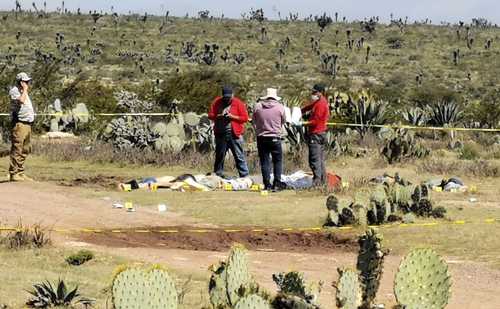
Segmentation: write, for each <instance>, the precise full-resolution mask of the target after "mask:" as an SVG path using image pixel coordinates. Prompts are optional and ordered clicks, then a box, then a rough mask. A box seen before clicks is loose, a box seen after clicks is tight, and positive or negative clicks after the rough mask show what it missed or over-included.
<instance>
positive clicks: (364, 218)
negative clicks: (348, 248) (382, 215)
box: [352, 204, 368, 226]
mask: <svg viewBox="0 0 500 309" xmlns="http://www.w3.org/2000/svg"><path fill="white" fill-rule="evenodd" d="M352 210H353V212H354V217H355V218H356V224H357V225H359V226H367V225H368V210H367V209H366V207H365V206H363V205H361V204H354V205H353V206H352Z"/></svg>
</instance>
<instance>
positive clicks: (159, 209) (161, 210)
mask: <svg viewBox="0 0 500 309" xmlns="http://www.w3.org/2000/svg"><path fill="white" fill-rule="evenodd" d="M158 211H159V212H165V211H167V205H165V204H158Z"/></svg>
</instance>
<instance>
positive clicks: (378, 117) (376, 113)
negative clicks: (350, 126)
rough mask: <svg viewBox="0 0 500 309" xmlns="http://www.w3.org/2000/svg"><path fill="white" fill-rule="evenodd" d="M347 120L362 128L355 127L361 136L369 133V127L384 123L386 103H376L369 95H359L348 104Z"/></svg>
mask: <svg viewBox="0 0 500 309" xmlns="http://www.w3.org/2000/svg"><path fill="white" fill-rule="evenodd" d="M349 105H350V106H349V109H348V113H349V114H350V115H348V116H349V118H352V120H354V123H356V124H360V125H362V126H359V127H356V130H357V131H358V132H359V134H360V135H361V136H364V135H365V134H366V133H367V132H368V131H369V129H370V128H369V127H368V126H369V125H377V124H383V123H384V122H385V115H386V109H385V108H386V106H387V102H385V101H381V100H379V101H377V100H375V99H374V98H373V97H370V96H369V95H363V94H362V95H360V97H359V99H358V100H351V101H350V104H349Z"/></svg>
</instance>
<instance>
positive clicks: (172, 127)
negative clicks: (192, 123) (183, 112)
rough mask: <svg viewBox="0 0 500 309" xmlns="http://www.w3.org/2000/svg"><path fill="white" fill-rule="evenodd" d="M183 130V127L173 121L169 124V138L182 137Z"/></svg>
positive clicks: (167, 130) (167, 129) (167, 131)
mask: <svg viewBox="0 0 500 309" xmlns="http://www.w3.org/2000/svg"><path fill="white" fill-rule="evenodd" d="M181 130H183V128H182V126H181V125H179V124H178V123H176V122H175V121H171V122H169V123H168V124H167V128H166V132H165V133H166V134H167V135H168V136H180V134H181Z"/></svg>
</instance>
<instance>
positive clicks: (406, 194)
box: [389, 183, 413, 213]
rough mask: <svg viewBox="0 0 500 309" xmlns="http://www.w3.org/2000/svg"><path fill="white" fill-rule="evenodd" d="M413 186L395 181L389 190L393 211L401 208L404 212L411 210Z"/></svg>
mask: <svg viewBox="0 0 500 309" xmlns="http://www.w3.org/2000/svg"><path fill="white" fill-rule="evenodd" d="M412 194H413V186H403V185H400V184H398V183H395V184H394V185H393V186H391V188H390V190H389V200H390V203H391V208H392V209H391V211H392V212H396V211H398V210H401V211H402V212H404V213H408V212H410V207H411V205H412V198H411V196H412Z"/></svg>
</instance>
